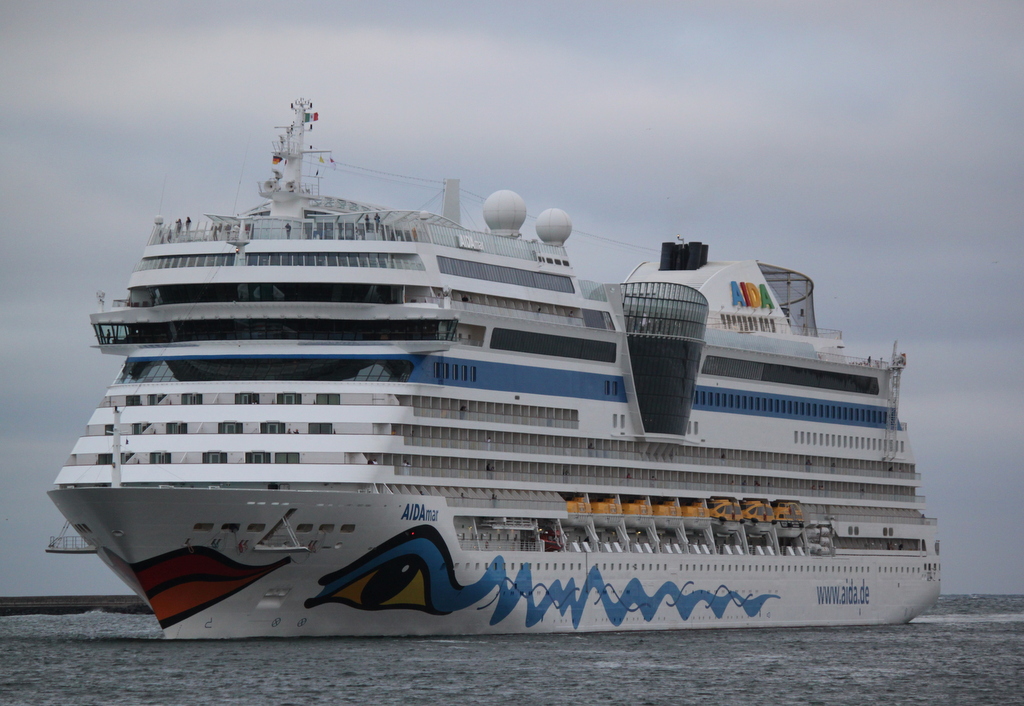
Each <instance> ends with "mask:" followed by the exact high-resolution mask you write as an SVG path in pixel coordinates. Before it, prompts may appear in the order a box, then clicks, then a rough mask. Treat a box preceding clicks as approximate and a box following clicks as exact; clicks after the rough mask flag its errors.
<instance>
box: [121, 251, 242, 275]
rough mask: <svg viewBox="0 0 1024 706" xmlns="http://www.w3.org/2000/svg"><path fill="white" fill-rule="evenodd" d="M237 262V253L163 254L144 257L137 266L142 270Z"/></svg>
mask: <svg viewBox="0 0 1024 706" xmlns="http://www.w3.org/2000/svg"><path fill="white" fill-rule="evenodd" d="M234 264H235V254H234V253H228V254H221V255H199V256H196V255H162V256H159V257H144V258H142V262H140V263H139V264H138V266H137V267H136V268H135V269H136V271H141V270H164V269H167V268H174V267H224V266H226V265H234Z"/></svg>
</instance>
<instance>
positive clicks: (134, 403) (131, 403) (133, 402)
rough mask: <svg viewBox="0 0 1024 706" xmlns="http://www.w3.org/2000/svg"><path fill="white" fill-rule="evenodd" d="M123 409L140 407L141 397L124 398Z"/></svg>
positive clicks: (129, 396) (128, 396)
mask: <svg viewBox="0 0 1024 706" xmlns="http://www.w3.org/2000/svg"><path fill="white" fill-rule="evenodd" d="M124 406H125V407H141V406H142V395H127V396H125V398H124Z"/></svg>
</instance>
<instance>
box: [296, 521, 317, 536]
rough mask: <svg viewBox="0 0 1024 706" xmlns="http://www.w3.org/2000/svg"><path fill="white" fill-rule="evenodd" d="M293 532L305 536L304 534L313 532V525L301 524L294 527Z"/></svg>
mask: <svg viewBox="0 0 1024 706" xmlns="http://www.w3.org/2000/svg"><path fill="white" fill-rule="evenodd" d="M295 531H296V532H301V533H303V534H305V533H306V532H312V531H313V525H311V524H307V523H303V524H301V525H296V526H295Z"/></svg>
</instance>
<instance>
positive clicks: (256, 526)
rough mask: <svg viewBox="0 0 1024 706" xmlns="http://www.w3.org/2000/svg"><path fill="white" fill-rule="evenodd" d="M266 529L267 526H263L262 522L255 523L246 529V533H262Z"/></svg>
mask: <svg viewBox="0 0 1024 706" xmlns="http://www.w3.org/2000/svg"><path fill="white" fill-rule="evenodd" d="M266 528H267V526H266V525H265V524H263V523H262V522H253V523H252V524H250V525H249V526H248V527H246V528H245V531H246V532H262V531H263V530H265V529H266Z"/></svg>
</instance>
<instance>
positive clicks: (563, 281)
mask: <svg viewBox="0 0 1024 706" xmlns="http://www.w3.org/2000/svg"><path fill="white" fill-rule="evenodd" d="M437 265H438V268H439V269H440V270H441V274H445V275H454V276H455V277H467V278H470V279H482V280H487V281H489V282H501V283H503V284H514V285H519V286H521V287H532V288H534V289H547V290H549V291H553V292H566V293H568V294H572V293H574V292H575V291H576V290H575V288H574V287H573V284H572V279H571V278H570V277H566V276H564V275H554V274H550V273H547V272H531V271H530V270H521V269H518V268H515V267H504V266H502V265H490V264H486V263H483V262H474V261H471V260H458V259H455V258H451V257H444V256H438V258H437Z"/></svg>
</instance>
